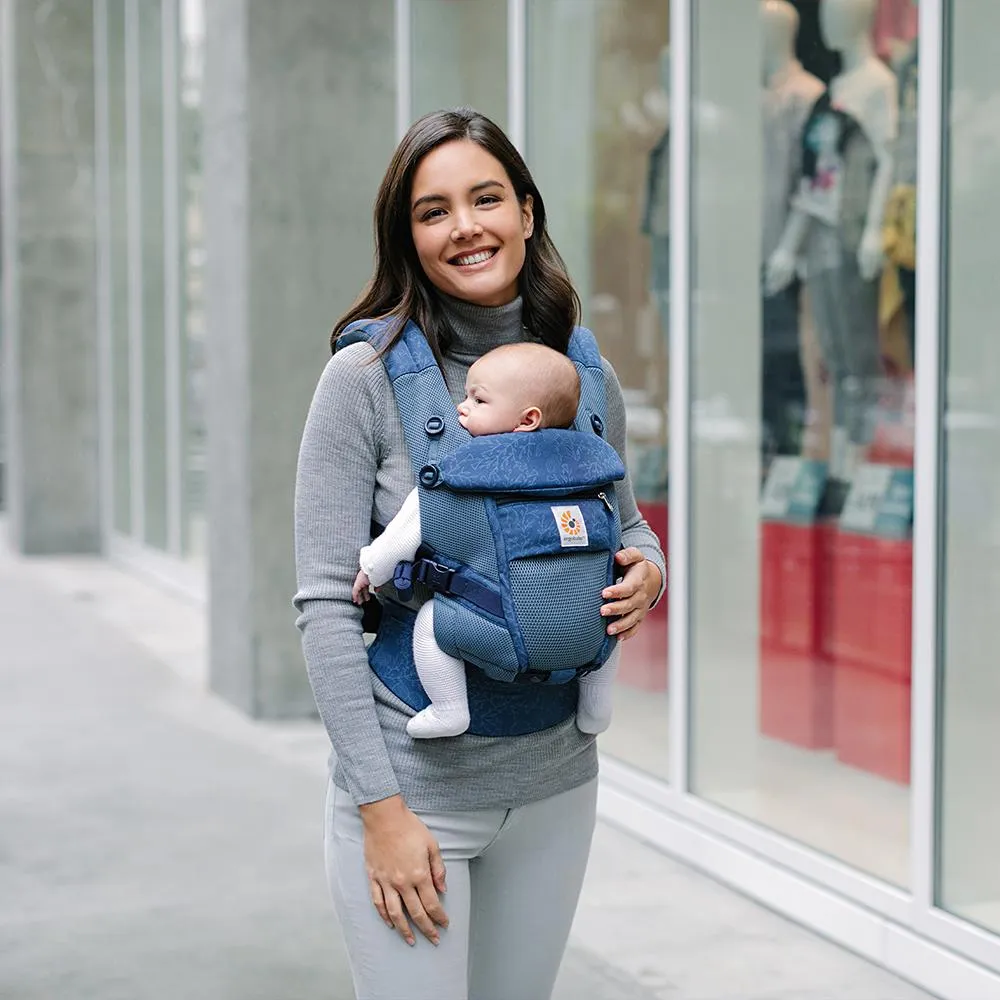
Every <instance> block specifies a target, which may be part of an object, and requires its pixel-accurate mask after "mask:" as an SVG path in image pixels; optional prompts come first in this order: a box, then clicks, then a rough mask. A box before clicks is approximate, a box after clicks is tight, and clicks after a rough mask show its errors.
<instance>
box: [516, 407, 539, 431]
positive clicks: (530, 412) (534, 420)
mask: <svg viewBox="0 0 1000 1000" xmlns="http://www.w3.org/2000/svg"><path fill="white" fill-rule="evenodd" d="M541 426H542V411H541V410H540V409H539V408H538V407H537V406H529V407H528V408H527V409H526V410H524V411H522V413H521V422H520V423H519V424H518V425H517V427H515V428H514V430H516V431H537V430H538V428H539V427H541Z"/></svg>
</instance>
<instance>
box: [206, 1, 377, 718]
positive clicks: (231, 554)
mask: <svg viewBox="0 0 1000 1000" xmlns="http://www.w3.org/2000/svg"><path fill="white" fill-rule="evenodd" d="M205 6H206V16H207V21H206V45H205V53H206V63H205V92H204V116H205V117H204V206H205V250H206V281H205V294H206V321H207V334H208V348H207V350H208V359H207V361H208V394H207V396H208V408H207V424H208V442H209V444H208V510H209V524H210V539H209V548H210V577H209V592H210V609H209V615H210V622H211V641H210V679H211V685H212V688H213V689H214V690H215V691H217V692H218V693H220V694H221V695H223V696H224V697H226V698H227V699H229V700H230V701H232V702H234V703H235V704H236V705H238V706H239V707H241V708H242V709H244V710H245V711H247V712H249V713H251V714H253V715H256V716H263V717H279V716H296V715H303V714H306V713H311V712H312V711H313V702H312V696H311V693H310V691H309V687H308V684H307V681H306V675H305V668H304V666H303V664H302V655H301V649H300V645H299V637H298V634H297V632H296V630H295V628H294V612H293V610H292V607H291V598H292V595H293V594H294V591H295V571H294V562H293V548H292V541H293V535H292V501H293V487H294V479H295V465H296V458H297V451H298V443H299V438H300V435H301V431H302V426H303V423H304V420H305V416H306V411H307V409H308V405H309V401H310V399H311V396H312V392H313V389H314V388H315V385H316V380H317V378H318V376H319V374H320V372H321V370H322V367H323V365H324V364H325V362H326V359H327V358H328V357H329V348H328V338H329V331H330V329H331V327H332V325H333V322H334V320H335V319H336V317H337V316H338V315H339V314H340V313H341V312H343V311H344V310H345V309H346V308H347V307H348V306H349V305H350V303H351V302H352V301H353V299H354V298H355V297H356V296H357V294H358V292H359V291H360V289H361V287H362V286H363V284H364V282H365V280H366V279H367V278H368V277H369V275H370V273H371V263H372V243H371V231H372V219H371V206H372V202H373V199H374V196H375V192H376V190H377V186H378V183H379V180H380V179H381V175H382V173H383V172H384V170H385V167H386V164H387V163H388V159H389V156H390V155H391V152H392V148H393V145H394V122H395V89H394V73H395V70H394V63H393V53H394V37H393V35H394V27H393V10H394V5H393V2H392V0H369V2H367V3H331V2H330V0H296V2H295V3H284V4H279V3H260V2H254V0H211V3H208V4H206V5H205ZM332 488H334V484H331V489H332Z"/></svg>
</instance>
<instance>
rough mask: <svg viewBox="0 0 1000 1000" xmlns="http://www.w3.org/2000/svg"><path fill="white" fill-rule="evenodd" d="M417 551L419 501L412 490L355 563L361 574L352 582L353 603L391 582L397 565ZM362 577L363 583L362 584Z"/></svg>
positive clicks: (364, 548)
mask: <svg viewBox="0 0 1000 1000" xmlns="http://www.w3.org/2000/svg"><path fill="white" fill-rule="evenodd" d="M418 548H420V501H419V499H418V497H417V491H416V490H415V489H414V490H412V491H411V492H410V493H409V495H408V496H407V498H406V499H405V500H404V501H403V506H402V507H400V508H399V513H398V514H396V516H395V517H394V518H393V519H392V520H391V521H390V522H389V523H388V525H386V529H385V531H383V532H382V534H381V535H379V536H378V538H374V539H372V541H371V544H369V545H366V546H364V547H363V548H362V549H361V554H360V556H359V559H358V561H359V562H360V563H361V572H360V573H358V576H357V579H356V580H355V581H354V590H353V592H352V596H353V598H354V602H355V603H359V597H360V596H361V594H362V593H363V592H365V591H366V590H367V588H368V587H369V586H371V587H381V586H382V584H384V583H388V582H389V580H391V579H392V574H393V572H394V571H395V569H396V564H397V563H399V562H406V561H408V560H411V559H413V557H414V556H415V555H416V554H417V549H418ZM362 577H364V580H362Z"/></svg>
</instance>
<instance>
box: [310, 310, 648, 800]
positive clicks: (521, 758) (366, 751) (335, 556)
mask: <svg viewBox="0 0 1000 1000" xmlns="http://www.w3.org/2000/svg"><path fill="white" fill-rule="evenodd" d="M443 304H444V308H445V313H446V315H447V317H448V321H449V323H450V325H451V328H452V331H453V333H454V339H453V343H452V345H451V347H450V349H449V351H448V353H447V354H446V356H445V359H444V376H445V381H446V383H447V385H448V389H449V391H450V392H451V395H452V397H453V398H454V399H455V400H456V401H458V400H461V399H462V398H463V397H464V395H465V392H464V387H465V375H466V372H467V371H468V369H469V366H470V365H471V364H472V363H473V362H474V361H475V360H476V358H478V357H479V356H480V355H481V354H484V353H485V352H486V351H488V350H490V349H491V348H493V347H497V346H499V345H500V344H509V343H514V342H516V341H519V340H524V339H527V334H526V333H525V331H524V329H523V327H522V325H521V300H520V299H516V300H515V301H514V302H512V303H510V304H509V305H506V306H499V307H496V308H486V307H483V306H475V305H471V304H470V303H467V302H460V301H457V300H454V299H444V301H443ZM373 355H374V351H373V349H372V348H371V347H369V346H368V345H367V344H354V345H352V346H350V347H346V348H344V349H343V350H340V351H338V352H337V353H336V354H335V355H334V356H333V357H332V358H331V359H330V361H329V363H328V364H327V366H326V369H325V371H324V372H323V375H322V377H321V378H320V381H319V385H318V386H317V388H316V394H315V396H314V397H313V401H312V406H311V407H310V410H309V416H308V419H307V421H306V426H305V431H304V433H303V437H302V446H301V450H300V453H299V469H298V479H297V482H296V492H295V558H296V566H297V572H298V588H299V589H298V593H297V594H296V596H295V606H296V608H297V609H298V610H299V612H300V614H299V618H298V626H299V628H300V630H301V631H302V644H303V649H304V652H305V659H306V666H307V669H308V671H309V679H310V682H311V683H312V688H313V692H314V694H315V697H316V704H317V707H318V708H319V713H320V716H321V718H322V719H323V722H324V724H325V726H326V730H327V732H328V733H329V735H330V741H331V743H332V744H333V755H332V759H333V760H335V761H336V766H335V769H334V774H333V778H334V781H335V782H336V783H337V784H338V785H339V786H340V787H341V788H344V789H346V790H347V791H348V793H349V794H350V795H351V797H352V798H353V800H354V801H355V803H357V804H358V805H361V804H363V803H366V802H374V801H376V800H378V799H383V798H387V797H388V796H390V795H395V794H396V793H397V792H399V793H402V795H403V798H404V799H405V801H406V802H407V804H408V805H409V806H410V808H412V809H423V810H432V811H443V812H451V811H460V810H471V809H490V808H504V809H510V808H514V807H516V806H520V805H524V804H525V803H527V802H532V801H535V800H538V799H542V798H546V797H548V796H550V795H554V794H557V793H559V792H563V791H567V790H569V789H570V788H574V787H576V786H577V785H580V784H582V783H583V782H585V781H588V780H590V778H592V777H593V776H594V775H595V774H596V773H597V751H596V746H595V742H594V737H593V736H587V735H585V734H584V733H581V732H580V731H579V730H578V729H577V728H576V724H575V721H574V719H573V718H570V719H568V720H567V721H566V722H563V723H560V724H559V725H557V726H553V727H552V728H551V729H547V730H544V731H543V732H540V733H532V734H530V735H527V736H510V737H500V738H489V737H484V736H469V735H464V736H457V737H454V738H452V739H445V740H413V739H411V738H410V737H409V736H408V735H407V734H406V728H405V727H406V723H407V721H408V720H409V718H410V717H411V716H412V714H413V713H412V711H411V710H410V709H409V708H407V707H406V706H405V705H404V704H403V703H402V702H400V701H399V700H398V699H397V698H396V697H395V696H394V695H393V694H392V693H391V692H390V691H389V690H388V689H387V688H386V687H385V686H384V685H383V684H382V683H381V682H380V681H379V680H378V678H377V677H376V676H375V675H374V674H373V673H372V671H371V670H370V668H369V666H368V659H367V656H366V653H365V644H364V640H363V637H362V632H361V612H360V609H359V608H357V607H355V605H354V604H352V603H351V585H352V584H353V583H354V577H355V575H356V574H357V571H358V553H359V551H360V549H361V546H362V545H367V544H368V541H369V531H370V525H371V521H372V518H374V519H375V520H376V521H378V522H380V523H381V524H388V522H389V521H390V520H391V519H392V517H393V515H394V514H395V513H396V512H397V511H398V510H399V508H400V506H401V505H402V503H403V500H404V499H405V498H406V495H407V493H408V492H409V491H410V490H411V489H412V488H413V484H414V474H413V470H412V468H411V467H410V461H409V457H408V455H407V449H406V442H405V439H404V437H403V428H402V424H401V423H400V419H399V413H398V411H397V409H396V406H395V402H394V399H393V395H392V388H391V387H390V385H389V381H388V378H387V376H386V372H385V368H384V366H383V365H382V364H381V363H378V362H376V363H374V364H370V363H367V362H370V361H371V359H372V357H373ZM605 371H606V374H607V382H608V424H609V434H608V440H609V441H610V442H611V444H612V445H613V446H614V447H615V449H616V450H617V451H618V453H619V454H620V455H622V457H623V458H624V455H625V404H624V401H623V399H622V392H621V386H620V385H619V383H618V379H617V377H616V376H615V374H614V372H613V371H612V369H611V367H610V365H608V364H607V362H605ZM616 492H617V494H618V499H619V507H620V510H621V518H622V529H623V536H622V545H623V546H627V545H635V546H637V547H638V548H640V549H641V550H642V551H643V553H644V554H645V556H646V558H647V559H650V560H652V561H653V562H654V563H655V564H656V565H657V566H658V567H659V568H660V572H661V573H662V574H663V578H664V579H666V573H665V570H664V561H663V553H662V552H661V550H660V546H659V544H658V543H657V540H656V536H655V535H654V534H653V533H652V531H650V530H649V528H648V527H647V526H646V524H645V522H644V521H643V520H642V518H641V517H640V515H639V513H638V511H637V509H636V506H635V499H634V497H633V495H632V486H631V483H630V482H629V480H627V479H626V480H625V482H623V483H620V484H619V485H618V486H617V487H616Z"/></svg>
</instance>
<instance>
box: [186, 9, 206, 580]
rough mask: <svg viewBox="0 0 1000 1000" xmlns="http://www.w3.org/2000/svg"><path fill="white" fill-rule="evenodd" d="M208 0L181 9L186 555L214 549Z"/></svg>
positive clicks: (198, 556)
mask: <svg viewBox="0 0 1000 1000" xmlns="http://www.w3.org/2000/svg"><path fill="white" fill-rule="evenodd" d="M204 23H205V9H204V0H185V3H184V5H183V7H182V9H181V52H182V63H181V109H180V122H181V124H180V155H181V212H182V221H181V227H180V231H181V254H182V259H181V282H182V287H181V317H182V318H181V329H182V337H181V344H182V352H181V353H182V357H183V358H184V360H185V364H184V367H183V369H182V370H185V371H186V374H187V378H186V382H185V386H184V399H183V401H182V412H183V413H184V417H185V419H184V424H183V426H184V446H183V447H184V490H183V494H182V500H181V503H182V514H181V525H182V534H183V550H184V555H185V556H186V557H187V558H189V559H193V560H196V561H199V562H200V561H203V560H204V559H206V558H207V554H208V537H207V518H206V516H205V489H206V484H205V474H206V466H205V446H206V440H205V312H204V264H205V246H204V240H203V232H202V212H201V204H202V203H201V197H202V182H201V177H202V174H201V93H202V80H203V75H204V37H205V31H204Z"/></svg>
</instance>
